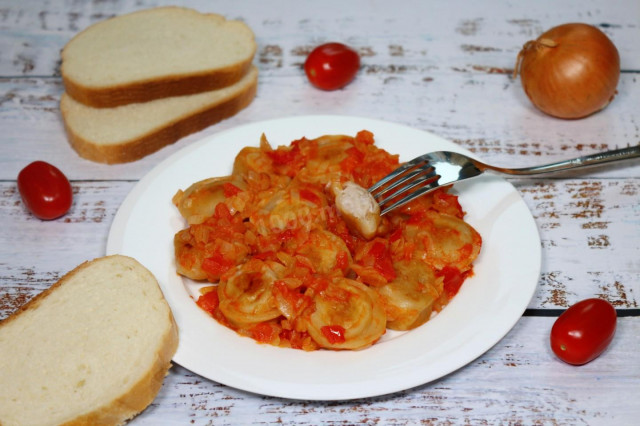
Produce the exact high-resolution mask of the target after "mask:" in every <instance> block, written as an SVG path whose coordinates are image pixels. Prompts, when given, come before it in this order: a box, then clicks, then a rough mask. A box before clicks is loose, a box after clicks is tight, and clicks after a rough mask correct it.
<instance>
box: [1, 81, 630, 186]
mask: <svg viewBox="0 0 640 426" xmlns="http://www.w3.org/2000/svg"><path fill="white" fill-rule="evenodd" d="M427 75H428V76H430V78H433V80H432V81H428V82H424V80H423V79H424V78H425V75H423V74H420V73H412V74H403V75H396V76H394V77H393V78H391V79H389V78H390V74H389V73H388V72H387V71H381V72H379V73H366V72H365V73H361V74H360V75H359V76H358V77H357V79H356V80H355V81H354V82H353V83H352V84H351V85H350V86H348V87H347V88H346V89H345V90H341V91H336V92H322V91H319V90H316V89H314V88H312V87H311V86H310V85H309V84H308V83H307V81H306V78H305V77H304V75H303V73H302V71H300V70H298V74H297V75H294V76H291V75H280V74H278V75H276V74H269V73H263V74H262V75H261V76H260V80H259V87H258V94H257V97H256V99H255V100H254V101H253V103H252V104H251V105H250V106H249V107H248V108H247V109H245V110H243V111H240V113H239V114H237V115H236V116H234V117H232V118H230V119H228V120H224V121H222V122H220V123H218V124H216V125H213V126H211V127H209V128H207V129H204V130H203V131H201V132H198V133H196V134H193V135H190V136H187V137H185V138H183V139H181V140H180V141H178V142H177V143H176V144H174V145H171V146H169V147H166V148H164V149H162V150H160V151H158V152H157V153H155V154H153V155H150V156H148V157H145V158H144V159H142V160H139V161H136V162H133V163H128V164H120V165H103V164H98V163H94V162H91V161H88V160H84V159H82V158H80V157H79V156H78V155H77V154H76V153H75V151H73V149H72V148H71V147H70V146H69V144H68V142H67V138H66V134H65V132H64V128H63V124H62V121H61V120H62V119H61V117H60V112H59V108H58V102H59V97H60V94H61V93H62V85H61V83H60V82H59V80H57V79H9V80H0V127H1V128H2V129H3V135H2V141H3V148H2V150H3V155H2V156H0V179H4V180H11V179H15V177H16V176H17V174H18V172H19V170H20V169H21V168H22V167H24V165H26V164H28V163H29V162H31V161H33V160H35V159H41V158H47V159H49V160H50V161H51V162H53V163H54V164H56V165H58V166H59V167H62V166H63V165H64V168H65V170H64V171H65V173H67V175H68V176H69V178H71V179H103V178H106V179H109V178H111V177H113V176H117V177H118V178H121V179H140V178H141V177H142V176H143V175H144V174H145V173H147V172H148V171H149V170H150V169H151V168H152V167H153V166H155V165H156V164H158V163H159V162H160V161H162V160H163V159H165V158H167V157H168V156H170V155H171V154H173V153H174V152H176V151H178V150H179V149H181V148H184V147H185V146H187V145H189V144H191V143H193V142H194V141H197V140H199V139H201V138H203V137H206V136H209V135H212V134H215V133H216V132H219V131H222V130H227V129H230V128H232V127H234V126H238V125H242V124H245V123H249V122H256V121H260V120H267V119H272V118H280V117H285V116H292V115H307V114H339V115H352V116H362V117H369V118H376V119H381V120H387V121H391V122H396V123H400V124H405V125H408V126H412V127H415V128H418V129H422V130H426V131H429V132H432V133H434V134H437V135H439V136H441V137H444V138H446V139H449V140H452V141H454V142H455V143H457V144H459V145H461V146H463V147H465V148H467V149H470V150H471V151H473V152H475V153H477V154H478V155H479V156H480V157H481V158H483V159H485V160H486V161H488V162H493V163H495V164H498V165H504V166H527V165H533V164H540V163H545V162H551V161H559V160H563V159H567V158H572V157H576V156H580V155H585V154H588V153H593V152H597V151H602V150H606V149H613V148H617V147H624V146H630V145H636V144H638V143H640V130H639V129H640V127H639V124H640V123H638V117H637V114H636V113H635V111H637V110H639V109H640V84H638V80H637V79H636V77H635V76H634V75H630V74H625V75H623V76H622V78H621V82H620V88H619V91H620V94H619V95H618V97H617V98H616V99H615V100H614V102H613V103H612V104H611V105H610V106H609V107H608V108H606V109H605V110H603V111H601V112H600V113H598V114H595V115H593V116H591V117H588V118H585V119H582V120H572V121H567V120H559V119H555V118H551V117H548V116H545V115H543V114H541V113H539V112H538V111H537V110H534V109H533V107H532V106H531V104H530V103H529V101H528V100H527V99H526V97H525V96H524V93H523V92H522V90H521V88H520V87H519V83H517V82H512V81H511V80H510V78H509V77H507V76H504V75H494V74H480V75H471V74H466V73H464V72H457V73H449V74H438V75H436V74H431V73H429V74H427ZM390 105H393V107H390ZM328 131H330V130H328ZM267 136H268V135H267ZM301 136H303V135H301ZM289 142H290V141H286V142H285V141H282V143H289ZM250 144H257V141H247V145H250ZM427 150H428V147H425V151H427ZM407 160H408V159H407ZM582 175H583V176H599V177H638V176H640V166H639V165H638V164H637V162H636V163H625V165H624V167H620V166H615V167H609V168H605V169H597V170H596V169H591V170H588V171H586V172H584V174H582Z"/></svg>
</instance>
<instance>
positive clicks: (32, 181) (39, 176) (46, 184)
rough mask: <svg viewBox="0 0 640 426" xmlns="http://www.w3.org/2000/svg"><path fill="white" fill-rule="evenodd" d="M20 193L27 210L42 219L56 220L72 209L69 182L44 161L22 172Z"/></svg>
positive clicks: (35, 162) (35, 163)
mask: <svg viewBox="0 0 640 426" xmlns="http://www.w3.org/2000/svg"><path fill="white" fill-rule="evenodd" d="M18 191H20V196H21V197H22V201H23V202H24V205H25V206H26V207H27V209H28V210H29V211H30V212H31V213H33V215H34V216H36V217H38V218H40V219H44V220H50V219H56V218H58V217H60V216H62V215H63V214H65V213H66V212H67V211H68V210H69V208H70V207H71V201H72V191H71V184H70V183H69V180H68V179H67V177H66V176H65V175H64V174H63V173H62V172H61V171H60V170H58V168H56V167H55V166H52V165H51V164H49V163H46V162H44V161H34V162H33V163H31V164H29V165H28V166H26V167H25V168H24V169H22V170H21V171H20V173H19V174H18Z"/></svg>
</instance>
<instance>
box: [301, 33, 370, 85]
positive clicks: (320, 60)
mask: <svg viewBox="0 0 640 426" xmlns="http://www.w3.org/2000/svg"><path fill="white" fill-rule="evenodd" d="M359 69H360V55H359V54H358V52H356V51H355V50H353V49H352V48H350V47H349V46H346V45H344V44H342V43H325V44H322V45H320V46H317V47H316V48H315V49H313V50H312V51H311V53H309V56H307V59H306V60H305V62H304V72H305V73H306V75H307V78H308V79H309V82H311V84H313V85H314V86H315V87H317V88H319V89H322V90H336V89H340V88H342V87H344V86H346V85H347V84H349V83H351V81H352V80H353V79H354V78H355V77H356V74H357V73H358V70H359Z"/></svg>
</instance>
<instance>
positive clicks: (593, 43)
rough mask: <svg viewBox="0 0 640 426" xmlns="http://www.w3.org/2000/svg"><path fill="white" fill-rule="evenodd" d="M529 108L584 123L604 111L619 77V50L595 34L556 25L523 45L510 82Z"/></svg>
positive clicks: (578, 26)
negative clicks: (516, 83) (516, 81)
mask: <svg viewBox="0 0 640 426" xmlns="http://www.w3.org/2000/svg"><path fill="white" fill-rule="evenodd" d="M518 71H519V72H520V80H521V81H522V87H523V88H524V91H525V93H526V94H527V96H528V97H529V99H530V100H531V102H532V103H533V104H534V105H535V106H536V107H537V108H538V109H540V110H541V111H543V112H545V113H547V114H549V115H551V116H554V117H559V118H568V119H571V118H582V117H586V116H588V115H590V114H593V113H594V112H596V111H600V110H601V109H603V108H604V107H606V106H607V105H608V104H609V103H610V102H611V100H613V97H614V96H615V95H616V87H617V85H618V79H619V77H620V56H619V55H618V49H616V46H615V45H614V44H613V43H612V42H611V40H609V38H608V37H607V36H606V35H605V34H604V33H603V32H602V31H600V30H599V29H598V28H596V27H594V26H592V25H587V24H579V23H571V24H564V25H559V26H557V27H554V28H551V29H550V30H549V31H547V32H545V33H544V34H542V35H541V36H540V37H538V39H537V40H531V41H528V42H527V43H525V45H524V46H523V47H522V50H521V51H520V53H519V54H518V59H517V62H516V66H515V69H514V73H513V76H514V78H515V77H516V76H517V74H518Z"/></svg>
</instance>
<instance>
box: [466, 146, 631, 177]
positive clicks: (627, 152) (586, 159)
mask: <svg viewBox="0 0 640 426" xmlns="http://www.w3.org/2000/svg"><path fill="white" fill-rule="evenodd" d="M637 157H640V145H636V146H631V147H628V148H621V149H614V150H611V151H605V152H599V153H597V154H590V155H585V156H582V157H578V158H573V159H570V160H565V161H558V162H557V163H551V164H544V165H540V166H533V167H522V168H519V169H508V168H504V167H496V166H490V165H488V164H476V166H477V167H478V168H479V169H481V170H485V169H490V170H494V171H496V172H501V173H506V174H510V175H535V174H540V173H551V172H559V171H563V170H570V169H577V168H580V167H587V166H595V165H596V164H604V163H610V162H612V161H620V160H628V159H630V158H637Z"/></svg>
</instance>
